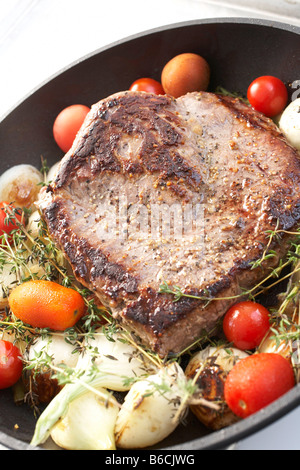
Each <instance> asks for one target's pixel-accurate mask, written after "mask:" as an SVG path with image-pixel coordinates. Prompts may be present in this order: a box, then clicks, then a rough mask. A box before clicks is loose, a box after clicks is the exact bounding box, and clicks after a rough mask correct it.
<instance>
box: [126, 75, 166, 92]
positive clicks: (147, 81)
mask: <svg viewBox="0 0 300 470" xmlns="http://www.w3.org/2000/svg"><path fill="white" fill-rule="evenodd" d="M129 90H130V91H146V92H148V93H154V94H155V95H164V94H165V92H164V89H163V87H162V85H161V83H160V82H158V81H157V80H154V79H153V78H138V79H137V80H135V81H134V82H133V83H132V84H131V85H130V88H129Z"/></svg>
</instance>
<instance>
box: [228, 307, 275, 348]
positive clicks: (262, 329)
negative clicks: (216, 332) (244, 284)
mask: <svg viewBox="0 0 300 470" xmlns="http://www.w3.org/2000/svg"><path fill="white" fill-rule="evenodd" d="M269 329H270V323H269V311H268V310H267V309H266V308H265V307H264V306H263V305H261V304H258V303H256V302H251V301H245V302H239V303H237V304H235V305H233V306H232V307H231V308H230V309H229V310H228V311H227V313H226V314H225V317H224V320H223V331H224V333H225V336H226V338H227V339H228V341H230V342H231V343H233V344H234V346H235V347H237V348H238V349H241V350H246V349H254V348H256V347H257V346H259V344H260V343H261V341H262V340H263V338H264V337H265V335H266V334H267V332H268V331H269Z"/></svg>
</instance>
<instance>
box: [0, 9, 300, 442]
mask: <svg viewBox="0 0 300 470" xmlns="http://www.w3.org/2000/svg"><path fill="white" fill-rule="evenodd" d="M181 52H196V53H199V54H201V55H203V56H204V57H205V58H206V59H207V61H208V62H209V64H210V67H211V70H212V76H211V83H210V90H212V91H213V90H215V88H216V86H218V85H221V86H223V87H225V88H226V89H228V90H231V91H237V92H239V93H241V94H245V93H246V90H247V87H248V85H249V83H250V82H251V81H252V80H253V79H254V78H256V77H258V76H260V75H275V76H278V77H280V78H281V79H282V80H283V81H284V82H285V83H286V84H287V85H288V87H289V90H290V97H291V98H295V97H298V96H300V85H299V82H298V83H297V80H298V81H300V29H299V28H297V27H295V26H291V25H287V24H281V23H273V22H270V21H261V20H256V19H251V20H250V19H249V20H248V19H237V18H234V19H231V18H225V19H207V20H195V21H189V22H185V23H179V24H175V25H169V26H165V27H162V28H158V29H154V30H151V31H147V32H146V33H141V34H138V35H135V36H132V37H130V38H127V39H125V40H122V41H119V42H117V43H114V44H112V45H109V46H107V47H104V48H101V49H100V50H96V51H95V52H93V53H91V54H89V55H88V56H85V57H83V58H82V59H80V60H78V62H76V63H74V64H71V65H70V66H68V67H66V68H65V69H64V70H62V71H60V72H59V73H58V74H57V75H55V76H54V77H52V78H51V79H50V80H49V81H47V82H46V83H44V84H42V85H41V86H40V87H39V88H38V89H36V90H34V92H33V93H31V94H30V95H29V96H27V97H26V98H25V99H24V100H23V101H22V102H21V103H20V104H18V105H17V106H16V107H15V108H14V109H13V110H12V111H10V112H9V113H8V114H7V115H6V116H5V117H4V118H3V119H2V121H1V122H0V155H1V159H0V173H2V172H3V171H4V170H6V169H7V168H9V167H10V166H12V165H15V164H19V163H31V164H33V165H35V166H37V167H38V168H40V164H41V156H43V158H45V159H46V160H47V162H48V164H52V163H55V162H56V161H57V160H59V159H60V158H61V157H62V154H61V152H60V150H59V149H58V147H57V146H56V144H55V143H54V140H53V137H52V124H53V120H54V118H55V116H56V115H57V114H58V112H59V111H60V110H61V109H62V108H64V107H65V106H67V105H70V104H74V103H82V104H87V105H91V104H93V103H94V102H97V101H98V100H100V99H102V98H105V97H106V96H108V95H110V94H112V93H115V92H117V91H121V90H125V89H128V87H129V86H130V84H131V83H132V82H133V81H134V80H135V79H136V78H139V77H144V76H145V77H150V76H151V77H153V78H156V79H158V80H159V79H160V73H161V70H162V67H163V66H164V64H165V63H166V62H167V61H168V60H169V59H170V58H172V57H173V56H175V55H176V54H179V53H181ZM299 403H300V388H299V386H297V387H295V388H294V389H293V390H292V391H291V392H290V393H287V394H286V395H285V396H283V397H282V398H281V399H279V400H278V401H277V402H275V403H273V404H271V405H270V406H269V407H267V408H265V409H264V410H262V411H261V412H259V413H257V414H255V415H253V416H252V417H250V418H248V419H246V420H243V421H241V422H239V423H237V424H234V425H232V426H230V427H228V428H226V429H223V430H221V431H217V432H209V431H208V430H207V429H206V428H205V427H204V426H203V425H202V424H201V423H199V422H198V421H197V420H196V419H195V418H194V417H193V416H190V418H189V420H188V423H187V424H186V425H185V426H183V425H182V426H180V427H179V428H178V429H177V430H176V432H174V433H173V434H172V435H171V436H170V437H169V438H168V439H166V440H165V441H163V442H161V443H160V445H159V446H158V448H160V449H169V450H171V449H174V450H176V449H181V450H196V449H222V448H225V447H226V446H228V445H230V444H232V443H234V442H237V441H238V440H240V439H242V438H244V437H246V436H249V435H250V434H252V433H254V432H256V431H258V430H260V429H262V428H264V427H265V426H267V425H268V424H270V423H272V422H274V421H275V420H277V419H278V418H280V417H282V416H283V415H285V414H286V413H288V412H289V411H291V410H293V409H295V408H296V407H297V406H298V404H299ZM16 424H17V426H15V425H16ZM34 425H35V418H34V415H33V413H32V411H31V410H30V409H28V408H27V406H25V405H22V406H18V407H16V406H15V404H14V403H13V400H12V393H11V391H10V390H5V391H1V392H0V444H3V445H4V446H5V447H7V448H9V449H15V450H28V449H29V448H30V446H29V442H30V440H31V436H32V434H33V430H34Z"/></svg>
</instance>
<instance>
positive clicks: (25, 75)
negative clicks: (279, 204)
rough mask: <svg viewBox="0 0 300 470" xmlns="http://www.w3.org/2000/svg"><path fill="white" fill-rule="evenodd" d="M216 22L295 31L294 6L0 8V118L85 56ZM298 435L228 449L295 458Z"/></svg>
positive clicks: (41, 2) (268, 432) (89, 0)
mask: <svg viewBox="0 0 300 470" xmlns="http://www.w3.org/2000/svg"><path fill="white" fill-rule="evenodd" d="M215 17H219V18H220V17H259V18H267V19H275V20H277V21H283V22H286V23H290V24H294V25H298V26H300V0H282V1H276V0H261V1H259V2H258V1H256V0H253V1H251V0H236V1H231V2H230V1H227V2H226V1H200V0H151V2H147V1H146V2H143V0H127V1H125V0H81V1H79V0H0V64H1V72H0V117H1V116H3V115H5V114H6V113H7V112H8V111H9V110H10V109H11V108H12V107H13V106H14V105H15V104H16V103H17V102H19V101H20V100H21V99H22V98H23V97H24V96H25V95H27V94H28V93H30V92H31V90H32V89H34V88H35V87H36V86H38V85H40V84H41V83H42V82H43V81H44V80H46V79H48V77H49V76H51V75H53V74H55V73H56V72H57V71H59V70H60V69H61V68H63V67H65V66H66V65H68V64H70V63H72V62H73V61H76V60H77V59H79V58H81V57H82V56H84V55H85V54H87V53H90V52H93V51H94V50H97V49H98V48H100V47H103V46H106V45H108V44H110V43H112V42H114V41H117V40H119V39H123V38H126V37H127V36H131V35H132V34H135V33H139V32H142V31H145V30H147V29H151V28H156V27H159V26H162V25H167V24H171V23H178V22H182V21H186V20H195V19H201V18H215ZM299 53H300V51H299ZM299 78H300V77H299ZM299 431H300V409H297V410H295V411H293V412H292V413H290V414H289V415H287V416H286V417H285V418H283V419H281V420H279V421H278V422H276V423H274V424H273V425H271V426H269V427H267V428H266V429H264V430H263V431H261V432H259V433H256V434H255V435H253V436H250V437H249V438H247V439H245V440H243V441H242V442H239V443H236V444H235V445H234V446H232V447H231V448H232V449H238V450H246V449H251V450H254V449H256V450H260V449H265V450H273V449H274V450H278V449H282V450H298V449H300V432H299ZM0 449H1V447H0ZM3 450H5V449H3Z"/></svg>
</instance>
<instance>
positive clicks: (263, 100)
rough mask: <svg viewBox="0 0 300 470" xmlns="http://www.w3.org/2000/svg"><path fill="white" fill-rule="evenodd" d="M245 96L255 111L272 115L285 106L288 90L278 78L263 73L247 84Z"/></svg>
mask: <svg viewBox="0 0 300 470" xmlns="http://www.w3.org/2000/svg"><path fill="white" fill-rule="evenodd" d="M247 98H248V100H249V103H250V104H251V106H252V107H253V108H254V109H256V111H259V112H261V113H263V114H265V115H266V116H268V117H273V116H276V115H277V114H279V113H280V112H281V111H282V110H283V109H284V108H285V106H286V104H287V101H288V92H287V88H286V86H285V84H284V83H283V82H282V81H281V80H279V78H277V77H272V76H271V75H263V76H262V77H258V78H256V79H255V80H254V81H253V82H252V83H251V84H250V85H249V87H248V91H247Z"/></svg>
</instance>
